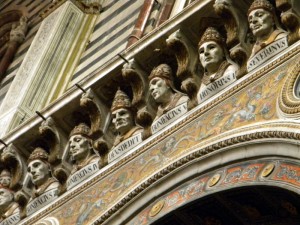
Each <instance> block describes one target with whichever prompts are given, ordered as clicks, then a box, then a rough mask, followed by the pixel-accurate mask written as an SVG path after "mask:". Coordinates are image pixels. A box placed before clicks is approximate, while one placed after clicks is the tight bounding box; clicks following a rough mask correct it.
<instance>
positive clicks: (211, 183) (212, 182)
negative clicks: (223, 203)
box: [208, 174, 221, 187]
mask: <svg viewBox="0 0 300 225" xmlns="http://www.w3.org/2000/svg"><path fill="white" fill-rule="evenodd" d="M220 178H221V174H215V175H214V176H213V177H212V178H210V180H209V181H208V186H209V187H213V186H215V185H216V184H217V183H218V182H219V180H220Z"/></svg>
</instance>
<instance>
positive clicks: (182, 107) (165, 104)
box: [149, 64, 189, 133]
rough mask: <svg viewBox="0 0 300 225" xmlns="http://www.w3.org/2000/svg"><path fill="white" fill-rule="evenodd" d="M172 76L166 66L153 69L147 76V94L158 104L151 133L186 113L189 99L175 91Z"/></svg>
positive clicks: (169, 68)
mask: <svg viewBox="0 0 300 225" xmlns="http://www.w3.org/2000/svg"><path fill="white" fill-rule="evenodd" d="M172 76H173V74H172V69H171V67H170V66H169V65H167V64H160V65H159V66H157V67H155V68H154V69H153V70H152V71H151V74H150V76H149V92H150V94H151V96H152V98H153V99H154V101H155V102H156V103H157V104H158V109H157V112H156V117H155V119H154V121H153V123H152V126H151V130H152V133H155V132H157V131H158V130H160V129H162V128H163V127H165V126H166V125H168V124H169V123H171V122H173V120H177V119H178V118H179V117H180V116H182V115H183V114H184V113H186V112H187V102H188V101H189V98H188V96H187V95H185V94H183V93H181V92H179V91H177V90H176V89H175V86H174V83H173V78H172ZM158 120H160V121H158ZM157 122H158V123H157Z"/></svg>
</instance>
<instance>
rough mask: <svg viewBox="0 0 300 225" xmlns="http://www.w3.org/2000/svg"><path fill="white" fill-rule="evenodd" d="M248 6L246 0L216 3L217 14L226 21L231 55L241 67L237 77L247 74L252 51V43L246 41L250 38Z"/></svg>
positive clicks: (221, 0)
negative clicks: (248, 34)
mask: <svg viewBox="0 0 300 225" xmlns="http://www.w3.org/2000/svg"><path fill="white" fill-rule="evenodd" d="M248 8H249V5H247V3H245V2H244V1H232V0H216V1H215V4H214V9H215V12H216V14H217V15H218V16H220V17H221V18H222V20H223V21H224V26H225V29H226V33H227V40H226V44H227V47H228V49H229V51H230V57H231V58H232V59H233V60H234V61H235V62H236V63H237V64H238V65H239V67H240V71H239V74H237V78H240V77H242V76H243V75H244V74H246V72H247V68H246V66H247V60H248V57H249V55H250V52H251V45H250V43H248V42H246V41H247V40H248V39H247V33H248V29H247V28H248V19H247V9H248Z"/></svg>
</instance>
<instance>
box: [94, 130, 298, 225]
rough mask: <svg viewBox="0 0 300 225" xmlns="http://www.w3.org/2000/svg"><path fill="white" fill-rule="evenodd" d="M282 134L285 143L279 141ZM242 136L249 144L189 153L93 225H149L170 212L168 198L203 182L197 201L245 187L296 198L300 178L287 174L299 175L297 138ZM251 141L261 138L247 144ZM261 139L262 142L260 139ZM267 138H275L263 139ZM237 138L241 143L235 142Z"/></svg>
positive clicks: (277, 134)
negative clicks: (277, 190)
mask: <svg viewBox="0 0 300 225" xmlns="http://www.w3.org/2000/svg"><path fill="white" fill-rule="evenodd" d="M285 135H286V138H285V139H281V138H283V136H285ZM242 136H243V137H242ZM242 136H241V138H244V139H247V140H245V141H244V142H242V141H239V143H238V144H234V142H235V141H234V138H233V139H231V140H227V141H223V144H220V143H219V144H213V145H210V146H209V147H207V148H202V149H196V150H195V151H194V152H193V153H192V154H190V155H187V156H185V157H184V158H181V159H179V160H178V161H176V162H174V163H172V164H171V165H169V166H168V167H167V168H164V169H162V170H161V171H160V172H158V173H156V174H155V175H153V176H152V177H151V178H149V179H148V180H147V181H145V182H144V183H142V184H140V186H139V187H137V188H136V189H135V190H132V191H131V193H129V194H128V195H127V196H126V197H124V198H123V199H122V200H121V201H120V202H119V203H118V204H116V205H115V206H114V207H112V208H111V209H109V210H108V211H107V213H106V214H104V215H102V216H101V217H100V218H98V220H96V221H94V223H93V224H128V225H135V224H139V223H140V222H141V221H137V220H138V218H144V219H145V218H147V219H149V218H150V219H149V223H145V224H151V223H152V222H154V221H156V220H158V219H159V218H161V217H162V216H164V215H165V214H166V213H167V211H165V212H164V210H165V209H166V208H169V207H167V205H168V204H167V203H166V200H165V199H166V196H167V195H168V194H170V193H172V192H174V191H176V189H178V187H179V188H181V187H182V186H184V185H185V184H186V183H189V182H192V180H195V179H196V180H197V179H198V180H203V183H202V186H201V188H202V189H201V190H202V192H201V193H200V194H199V195H198V197H197V196H196V195H195V196H196V197H197V198H199V199H200V198H202V197H203V196H205V195H208V194H210V193H215V192H218V191H223V190H228V189H230V188H236V187H243V186H249V185H267V186H277V187H281V188H283V189H288V190H290V191H293V192H295V193H298V194H300V193H299V187H300V182H299V180H300V175H299V177H295V176H294V177H293V176H290V175H289V173H288V172H289V171H288V170H291V172H292V173H294V174H295V173H297V171H299V174H300V163H299V160H296V159H299V150H300V149H299V146H298V145H297V144H296V140H297V139H299V135H298V134H295V133H286V132H277V131H270V132H265V135H262V133H261V132H254V133H252V134H247V135H242ZM246 136H248V137H246ZM251 136H260V138H259V139H253V140H251ZM263 136H265V139H262V138H263ZM268 136H269V137H271V136H273V137H276V138H275V139H267V137H268ZM296 137H297V138H296ZM235 139H236V140H241V139H240V138H239V137H236V138H235ZM279 139H281V140H279ZM218 145H219V146H218ZM237 168H244V169H243V170H241V171H240V177H238V176H237V175H236V176H233V175H232V176H231V175H230V174H229V173H228V171H229V169H233V170H235V169H237ZM292 173H291V174H292ZM245 174H246V175H247V176H246V175H245ZM278 174H280V175H278ZM243 176H244V178H245V176H246V177H247V179H244V178H243ZM226 180H227V181H226ZM225 181H226V182H225ZM199 187H200V186H199ZM141 193H142V194H141ZM162 193H167V194H164V195H162ZM191 199H192V198H190V199H189V200H187V201H186V202H185V204H187V203H189V202H190V201H191ZM192 200H195V198H193V199H192ZM180 206H183V205H177V206H176V204H175V208H176V207H180ZM175 208H173V209H175ZM164 213H165V214H164ZM112 215H114V216H112ZM124 221H126V222H125V223H124Z"/></svg>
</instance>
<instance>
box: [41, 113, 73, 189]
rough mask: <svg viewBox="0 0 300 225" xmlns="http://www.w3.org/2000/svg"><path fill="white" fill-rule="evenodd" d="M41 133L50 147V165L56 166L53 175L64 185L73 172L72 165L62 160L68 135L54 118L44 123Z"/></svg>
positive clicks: (49, 118)
mask: <svg viewBox="0 0 300 225" xmlns="http://www.w3.org/2000/svg"><path fill="white" fill-rule="evenodd" d="M39 133H40V135H41V137H42V138H43V139H44V140H45V141H46V142H47V144H48V146H49V149H50V152H49V163H50V164H51V165H53V166H54V168H53V175H54V176H55V177H56V178H57V179H58V180H59V182H60V183H62V184H64V183H65V181H66V180H67V177H68V175H69V171H70V170H71V165H69V164H68V163H67V162H66V161H65V160H62V158H63V149H64V148H65V146H66V145H67V142H68V139H67V135H66V134H65V133H64V132H63V131H62V129H61V128H60V127H59V126H57V124H56V123H55V121H54V119H53V118H52V117H48V118H47V119H46V120H45V121H43V122H42V124H41V126H40V127H39Z"/></svg>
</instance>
